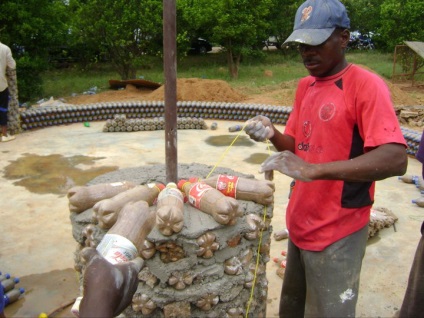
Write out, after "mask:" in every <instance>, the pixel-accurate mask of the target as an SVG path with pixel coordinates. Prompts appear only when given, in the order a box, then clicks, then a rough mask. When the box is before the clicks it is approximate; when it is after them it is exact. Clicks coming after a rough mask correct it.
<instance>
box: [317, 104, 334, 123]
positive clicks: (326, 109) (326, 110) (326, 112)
mask: <svg viewBox="0 0 424 318" xmlns="http://www.w3.org/2000/svg"><path fill="white" fill-rule="evenodd" d="M335 114H336V106H335V105H334V104H333V103H328V104H324V105H322V106H321V108H320V109H319V118H320V119H321V120H322V121H329V120H331V119H332V118H333V117H334V115H335Z"/></svg>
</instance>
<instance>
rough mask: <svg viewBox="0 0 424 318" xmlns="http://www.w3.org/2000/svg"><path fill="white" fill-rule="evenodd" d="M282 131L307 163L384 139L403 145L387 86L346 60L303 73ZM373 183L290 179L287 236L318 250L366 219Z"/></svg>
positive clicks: (346, 155) (351, 153) (345, 156)
mask: <svg viewBox="0 0 424 318" xmlns="http://www.w3.org/2000/svg"><path fill="white" fill-rule="evenodd" d="M284 133H285V134H287V135H290V136H292V137H293V138H294V140H295V147H296V149H295V154H296V155H298V156H299V157H301V158H302V159H303V160H305V161H307V162H310V163H325V162H332V161H338V160H349V159H351V158H354V157H357V156H360V155H361V154H363V153H365V152H367V151H369V150H371V149H373V148H375V147H377V146H379V145H382V144H386V143H399V144H403V145H405V146H406V143H405V139H404V137H403V134H402V132H401V129H400V126H399V122H398V120H397V118H396V114H395V112H394V109H393V105H392V102H391V98H390V93H389V90H388V88H387V86H386V84H385V83H384V81H383V80H382V79H381V78H380V77H378V76H377V75H376V74H374V73H371V72H369V71H366V70H364V69H362V68H360V67H358V66H356V65H352V64H350V65H349V66H348V67H346V68H345V69H344V70H343V71H341V72H340V73H338V74H336V75H333V76H330V77H326V78H315V77H312V76H308V77H305V78H303V79H302V80H301V81H300V82H299V85H298V88H297V91H296V100H295V103H294V107H293V111H292V113H291V114H290V117H289V120H288V122H287V126H286V129H285V132H284ZM374 187H375V183H374V182H344V181H338V180H317V181H312V182H301V181H296V185H295V187H294V189H293V192H292V195H291V197H290V200H289V204H288V207H287V213H286V223H287V228H288V230H289V232H290V239H291V240H292V241H293V243H294V244H296V245H297V246H298V247H300V248H302V249H305V250H310V251H321V250H323V249H324V248H326V247H327V246H328V245H330V244H332V243H334V242H336V241H338V240H339V239H341V238H343V237H346V236H347V235H349V234H352V233H354V232H356V231H358V230H359V229H361V228H362V227H364V226H365V225H366V224H367V223H368V222H369V216H370V209H371V205H372V204H373V202H374Z"/></svg>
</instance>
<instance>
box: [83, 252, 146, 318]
mask: <svg viewBox="0 0 424 318" xmlns="http://www.w3.org/2000/svg"><path fill="white" fill-rule="evenodd" d="M81 257H82V259H83V260H84V261H85V262H86V269H85V271H84V280H83V287H84V291H83V298H82V300H81V304H80V308H79V314H80V317H81V318H82V317H102V318H106V317H115V316H118V315H119V314H120V313H121V312H122V311H123V310H124V309H125V308H126V307H128V306H129V305H130V304H131V302H132V297H133V295H134V293H135V292H136V290H137V286H138V273H139V272H140V270H141V268H142V267H143V259H141V258H140V257H137V258H135V259H134V260H132V261H130V262H125V263H119V264H115V265H114V264H111V263H109V262H108V261H107V260H106V259H105V258H104V257H103V256H101V255H100V254H99V252H98V251H97V250H96V249H95V248H92V247H86V248H84V249H83V250H82V251H81Z"/></svg>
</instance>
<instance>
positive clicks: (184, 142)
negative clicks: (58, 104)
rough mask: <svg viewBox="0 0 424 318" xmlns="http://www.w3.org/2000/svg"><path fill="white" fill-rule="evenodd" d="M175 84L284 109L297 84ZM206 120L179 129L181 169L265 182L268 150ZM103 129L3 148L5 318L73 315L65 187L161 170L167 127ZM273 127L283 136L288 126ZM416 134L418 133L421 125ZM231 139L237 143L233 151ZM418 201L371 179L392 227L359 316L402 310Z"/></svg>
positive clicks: (283, 183) (378, 245) (417, 170)
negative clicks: (13, 298) (216, 169)
mask: <svg viewBox="0 0 424 318" xmlns="http://www.w3.org/2000/svg"><path fill="white" fill-rule="evenodd" d="M178 84H179V85H178V89H179V92H178V96H179V97H178V98H179V100H212V101H213V100H215V101H228V102H243V103H245V102H247V103H258V104H269V105H287V106H289V105H291V103H292V98H293V94H294V88H295V83H282V85H281V87H280V89H278V90H273V91H264V92H263V93H261V94H256V95H245V94H244V93H242V90H234V89H232V88H231V87H230V86H229V85H228V84H227V83H225V82H222V81H216V82H215V83H211V82H209V83H205V81H204V80H200V79H181V80H179V82H178ZM206 84H207V85H206ZM212 84H213V85H212ZM390 87H391V91H392V96H393V99H394V100H397V101H396V104H395V107H409V106H411V107H412V106H413V107H415V106H420V105H421V106H422V105H424V98H423V96H424V94H423V89H421V88H420V87H418V88H409V87H408V86H405V87H403V86H401V85H396V86H394V85H393V86H390ZM215 88H216V90H215ZM218 88H219V89H218ZM160 89H162V88H160ZM160 89H158V90H156V91H154V92H148V91H144V92H143V91H140V90H137V89H135V88H134V87H127V89H125V90H119V91H112V90H108V91H105V92H101V93H98V94H95V95H80V96H76V97H73V98H70V97H66V96H65V97H64V100H65V101H66V102H67V103H70V104H87V103H95V102H101V101H121V100H122V101H129V100H140V99H146V98H148V99H151V100H160V99H163V91H162V92H160ZM190 93H191V95H190ZM154 94H158V95H157V96H153V95H154ZM196 94H197V95H196ZM199 94H203V95H202V96H200V95H199ZM209 94H210V95H209ZM232 94H234V95H232ZM231 96H233V97H231ZM234 96H236V98H235V97H234ZM231 98H233V100H231ZM402 98H404V101H405V102H402V101H401V100H402ZM220 99H225V100H220ZM206 122H207V124H208V126H209V127H210V125H211V124H212V123H213V122H216V123H217V125H218V128H217V129H216V130H211V129H207V130H201V131H198V130H179V131H178V162H179V163H188V164H189V163H192V162H195V163H201V164H207V165H211V166H212V167H213V166H214V165H219V166H224V167H230V168H232V169H234V170H237V171H240V172H243V173H249V174H252V175H253V176H255V177H256V178H258V179H263V175H261V174H259V173H258V169H259V165H260V163H261V162H262V161H263V160H264V159H265V158H266V156H267V155H269V150H268V148H267V146H266V144H264V143H255V142H252V141H250V140H249V139H248V138H247V137H246V136H245V135H244V134H243V133H239V132H233V133H231V132H229V131H228V128H229V127H230V126H232V125H234V124H239V122H232V121H214V120H207V121H206ZM103 125H104V122H91V123H90V124H89V125H83V123H74V124H68V125H61V126H54V127H48V128H43V129H36V130H31V131H25V132H23V133H21V134H19V135H18V136H17V138H16V140H14V141H12V142H8V143H1V144H0V147H1V154H2V160H1V162H0V169H1V171H2V173H1V176H0V177H1V183H2V198H3V200H2V208H1V210H0V217H1V220H2V221H1V222H0V232H1V233H2V235H1V237H0V259H1V262H0V271H1V272H3V273H6V272H7V273H10V274H11V275H13V276H17V277H20V282H19V283H18V284H17V287H23V288H25V290H26V292H25V294H24V295H23V297H22V298H21V299H20V300H18V301H17V302H16V303H13V304H11V305H10V306H7V307H6V311H5V313H6V317H37V316H38V315H39V314H40V313H42V312H44V313H46V314H48V315H49V317H71V314H70V311H69V309H70V305H71V304H72V303H73V300H74V299H75V297H77V296H78V294H79V285H78V278H77V273H76V272H75V270H74V269H73V265H74V261H73V258H74V251H75V249H76V242H75V241H74V239H73V237H72V227H71V224H70V219H69V210H68V207H67V204H68V202H67V198H66V191H67V189H69V188H70V187H71V186H73V185H75V184H85V183H87V182H88V181H90V180H91V179H93V178H94V177H96V176H97V175H100V174H103V173H107V172H108V171H112V170H116V169H125V168H132V167H138V166H148V165H153V164H158V163H165V136H164V131H163V130H158V131H150V132H131V133H122V132H120V133H104V132H102V128H103ZM278 127H279V128H280V129H281V130H284V126H278ZM412 129H415V130H417V131H422V127H412ZM239 134H240V135H239ZM237 136H238V141H237V142H236V143H235V144H233V145H232V146H231V147H229V146H230V144H231V142H232V141H233V140H234V139H235V138H236V137H237ZM407 174H411V175H420V174H421V164H420V163H419V162H418V161H417V160H415V159H414V158H413V157H409V165H408V171H407ZM274 180H275V183H276V194H275V205H274V217H273V220H272V226H273V229H274V231H278V230H281V229H284V228H285V208H286V206H287V202H288V192H289V187H290V182H291V179H290V178H288V177H286V176H284V175H281V174H279V173H275V177H274ZM419 196H420V193H419V190H418V189H417V188H416V187H415V186H414V185H412V184H406V183H403V182H402V181H400V180H398V178H397V177H392V178H389V179H386V180H383V181H378V182H377V186H376V201H375V206H376V207H384V208H388V209H390V210H391V211H392V212H393V213H394V214H395V215H396V216H397V217H398V221H397V222H396V226H395V227H389V228H385V229H383V230H381V231H380V232H378V234H377V235H376V236H374V237H373V238H371V239H370V240H369V243H368V247H367V252H366V255H365V258H364V262H363V270H362V275H361V286H360V295H359V302H358V306H357V316H358V317H393V316H395V315H396V312H397V311H398V309H399V308H400V305H401V303H402V299H403V295H404V292H405V288H406V283H407V278H408V274H409V270H410V266H411V263H412V259H413V256H414V253H415V249H416V246H417V244H418V240H419V238H420V235H421V234H420V226H421V222H422V221H423V220H424V209H423V208H420V207H418V206H416V205H415V204H412V203H411V200H412V199H415V198H417V197H419ZM286 245H287V240H282V241H275V240H272V243H271V252H270V255H271V258H273V257H280V256H281V252H282V251H285V250H286ZM277 268H278V265H277V264H276V263H274V262H272V261H270V262H269V263H268V266H267V276H268V278H269V290H268V304H267V314H266V316H267V317H276V316H277V315H278V301H279V295H280V289H281V284H282V279H281V278H280V277H279V276H278V275H277V273H276V271H277Z"/></svg>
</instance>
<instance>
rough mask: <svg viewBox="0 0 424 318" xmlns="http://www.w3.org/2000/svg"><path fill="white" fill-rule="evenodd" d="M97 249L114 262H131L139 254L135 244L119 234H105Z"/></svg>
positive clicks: (109, 260)
mask: <svg viewBox="0 0 424 318" xmlns="http://www.w3.org/2000/svg"><path fill="white" fill-rule="evenodd" d="M96 249H97V251H98V252H99V253H100V254H101V255H102V256H103V257H104V258H105V259H106V260H107V261H108V262H109V263H112V264H118V263H123V262H129V261H131V260H132V259H134V258H136V257H137V256H138V251H137V248H136V247H135V246H134V244H133V243H132V242H131V241H130V240H128V239H127V238H125V237H123V236H121V235H118V234H105V236H103V239H102V241H101V242H100V244H99V245H98V246H97V248H96Z"/></svg>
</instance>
